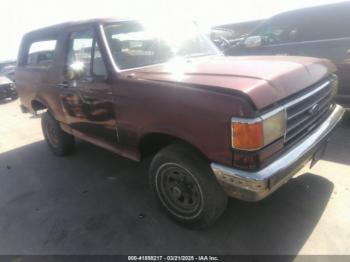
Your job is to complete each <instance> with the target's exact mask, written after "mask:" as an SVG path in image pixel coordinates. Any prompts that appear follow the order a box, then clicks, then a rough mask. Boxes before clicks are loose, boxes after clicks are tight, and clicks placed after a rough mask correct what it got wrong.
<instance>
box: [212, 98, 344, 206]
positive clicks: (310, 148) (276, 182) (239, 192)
mask: <svg viewBox="0 0 350 262" xmlns="http://www.w3.org/2000/svg"><path fill="white" fill-rule="evenodd" d="M344 112H345V110H344V109H343V108H342V107H341V106H339V105H336V106H335V108H334V109H333V111H332V113H331V114H330V116H329V117H328V118H327V119H326V120H325V121H324V122H323V123H322V124H321V125H320V126H319V127H318V128H317V129H316V130H314V131H313V132H312V133H311V134H310V135H309V136H308V137H307V138H305V139H304V140H302V141H301V142H299V143H298V144H297V145H295V146H294V147H293V148H291V149H290V150H289V151H288V152H286V153H284V154H283V155H281V156H280V157H279V158H278V159H276V160H275V161H274V162H273V163H271V164H270V165H268V166H266V167H264V168H263V169H261V170H259V171H255V172H249V171H244V170H240V169H235V168H232V167H227V166H223V165H220V164H217V163H212V164H211V168H212V170H213V171H214V174H215V176H216V178H217V179H218V181H219V183H220V184H221V185H222V187H223V188H224V190H225V192H226V193H227V194H228V195H229V196H232V197H235V198H238V199H242V200H246V201H258V200H261V199H263V198H265V197H267V196H268V195H270V194H271V193H272V192H273V191H275V190H276V189H278V188H279V187H280V186H282V185H283V184H284V183H286V182H287V181H288V180H289V179H290V178H292V177H293V176H294V175H295V174H296V173H297V172H298V171H299V170H300V169H302V168H303V167H304V166H305V164H306V163H308V162H309V161H310V160H311V159H312V157H313V155H314V154H315V152H316V151H317V150H318V149H319V148H320V146H322V145H324V143H326V142H327V140H328V136H329V134H330V133H331V131H332V130H333V129H334V128H335V126H336V125H337V124H338V122H339V121H340V120H341V118H342V116H343V114H344Z"/></svg>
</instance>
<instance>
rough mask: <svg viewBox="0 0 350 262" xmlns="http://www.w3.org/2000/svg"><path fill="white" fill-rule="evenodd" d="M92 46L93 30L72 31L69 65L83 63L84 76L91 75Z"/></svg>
mask: <svg viewBox="0 0 350 262" xmlns="http://www.w3.org/2000/svg"><path fill="white" fill-rule="evenodd" d="M92 46H93V32H92V30H85V31H80V32H75V33H72V34H71V38H70V49H69V53H68V65H67V66H68V67H71V66H73V65H74V64H77V63H81V64H82V65H83V72H82V76H90V75H91V74H90V68H91V54H92Z"/></svg>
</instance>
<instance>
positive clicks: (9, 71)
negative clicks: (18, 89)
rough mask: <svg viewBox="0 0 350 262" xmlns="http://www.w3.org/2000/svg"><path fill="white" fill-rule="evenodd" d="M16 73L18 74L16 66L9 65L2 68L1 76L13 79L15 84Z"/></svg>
mask: <svg viewBox="0 0 350 262" xmlns="http://www.w3.org/2000/svg"><path fill="white" fill-rule="evenodd" d="M15 72H16V66H15V65H9V66H5V67H3V68H2V70H1V71H0V74H1V75H4V76H6V77H8V78H9V79H11V81H13V82H15Z"/></svg>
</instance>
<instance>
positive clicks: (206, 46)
mask: <svg viewBox="0 0 350 262" xmlns="http://www.w3.org/2000/svg"><path fill="white" fill-rule="evenodd" d="M104 29H105V34H106V38H107V41H108V44H109V47H110V50H111V53H112V55H113V58H114V61H115V63H116V64H117V66H118V67H119V69H130V68H135V67H141V66H148V65H153V64H159V63H164V62H167V61H169V60H171V59H174V58H178V57H194V56H204V55H214V54H219V51H218V50H217V49H216V47H215V46H214V44H213V43H212V42H211V41H210V40H209V39H208V38H206V37H205V36H204V35H202V34H201V33H200V32H199V29H198V28H197V26H196V25H195V24H193V23H189V24H186V25H182V24H180V23H178V24H176V25H169V26H168V25H167V26H165V25H164V24H162V25H161V26H159V25H151V24H149V25H148V24H146V23H142V24H141V23H140V22H136V21H125V22H118V23H113V24H109V25H106V26H105V28H104Z"/></svg>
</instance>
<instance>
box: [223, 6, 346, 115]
mask: <svg viewBox="0 0 350 262" xmlns="http://www.w3.org/2000/svg"><path fill="white" fill-rule="evenodd" d="M349 25H350V2H343V3H337V4H331V5H325V6H317V7H309V8H305V9H300V10H294V11H289V12H286V13H281V14H278V15H276V16H274V17H272V18H270V19H268V20H266V21H265V22H263V23H262V24H261V25H260V26H258V27H257V28H256V29H255V30H253V31H252V32H251V33H250V34H249V35H248V36H246V37H245V38H243V39H242V40H241V41H238V42H236V43H235V44H234V45H232V46H231V47H230V48H226V49H225V54H226V55H229V56H231V55H232V56H241V55H244V56H245V55H252V56H255V55H288V56H310V57H319V58H327V59H330V60H331V61H332V62H333V63H334V64H335V65H336V66H337V68H338V71H337V74H338V76H339V90H338V94H337V96H336V99H337V101H338V102H339V103H340V104H342V105H343V106H345V107H347V108H350V26H349ZM311 73H312V72H311Z"/></svg>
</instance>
